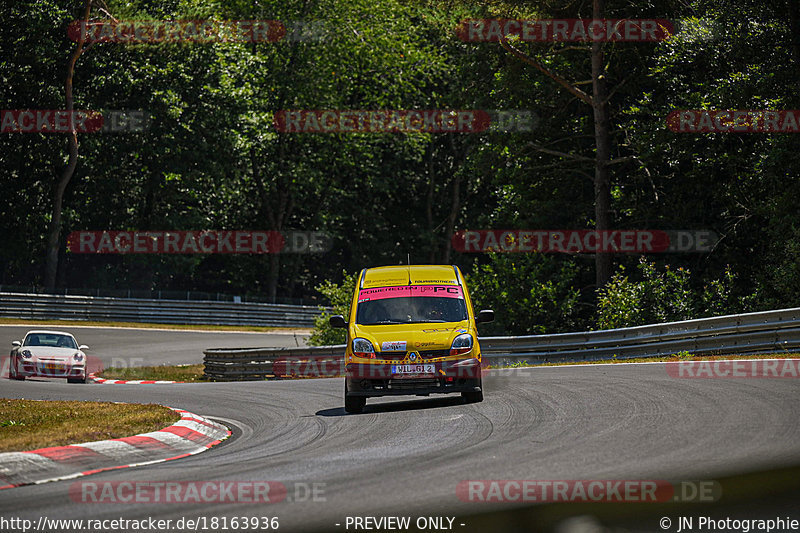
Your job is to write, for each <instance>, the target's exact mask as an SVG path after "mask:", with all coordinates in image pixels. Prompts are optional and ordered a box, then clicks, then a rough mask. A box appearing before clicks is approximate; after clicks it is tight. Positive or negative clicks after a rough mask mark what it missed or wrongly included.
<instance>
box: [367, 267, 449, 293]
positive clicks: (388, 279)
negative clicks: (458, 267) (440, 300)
mask: <svg viewBox="0 0 800 533" xmlns="http://www.w3.org/2000/svg"><path fill="white" fill-rule="evenodd" d="M396 285H458V278H457V277H456V271H455V269H454V268H453V267H452V266H451V265H396V266H384V267H375V268H369V269H367V273H366V274H365V276H364V283H363V285H362V286H363V287H365V288H366V287H393V286H396Z"/></svg>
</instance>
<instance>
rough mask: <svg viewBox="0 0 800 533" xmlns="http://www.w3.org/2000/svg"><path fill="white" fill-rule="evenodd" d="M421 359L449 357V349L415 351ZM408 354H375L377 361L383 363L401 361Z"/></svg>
mask: <svg viewBox="0 0 800 533" xmlns="http://www.w3.org/2000/svg"><path fill="white" fill-rule="evenodd" d="M416 352H417V353H418V354H419V355H420V357H421V358H422V359H435V358H436V357H447V356H448V355H450V349H449V348H446V349H443V350H416ZM408 353H410V352H379V353H378V354H376V356H377V357H378V359H383V360H384V361H402V360H403V359H405V358H406V355H407V354H408Z"/></svg>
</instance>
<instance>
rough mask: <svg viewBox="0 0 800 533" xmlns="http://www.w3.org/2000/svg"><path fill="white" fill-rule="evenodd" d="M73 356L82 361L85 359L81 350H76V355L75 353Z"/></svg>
mask: <svg viewBox="0 0 800 533" xmlns="http://www.w3.org/2000/svg"><path fill="white" fill-rule="evenodd" d="M72 358H73V359H75V360H76V361H78V362H81V361H83V354H82V353H80V352H75V355H73V356H72Z"/></svg>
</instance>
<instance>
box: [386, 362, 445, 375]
mask: <svg viewBox="0 0 800 533" xmlns="http://www.w3.org/2000/svg"><path fill="white" fill-rule="evenodd" d="M435 373H436V365H434V364H426V365H392V374H399V375H405V374H415V375H416V374H435Z"/></svg>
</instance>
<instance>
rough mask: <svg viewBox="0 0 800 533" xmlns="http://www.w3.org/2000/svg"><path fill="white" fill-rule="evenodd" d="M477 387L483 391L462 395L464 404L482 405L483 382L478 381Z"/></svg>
mask: <svg viewBox="0 0 800 533" xmlns="http://www.w3.org/2000/svg"><path fill="white" fill-rule="evenodd" d="M475 385H476V386H477V387H478V388H480V389H481V390H478V391H468V392H462V393H461V397H462V398H464V403H480V402H482V401H483V380H481V379H478V380H476V383H475Z"/></svg>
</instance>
